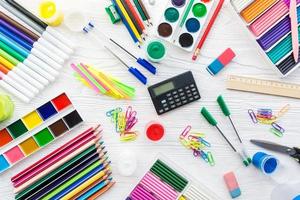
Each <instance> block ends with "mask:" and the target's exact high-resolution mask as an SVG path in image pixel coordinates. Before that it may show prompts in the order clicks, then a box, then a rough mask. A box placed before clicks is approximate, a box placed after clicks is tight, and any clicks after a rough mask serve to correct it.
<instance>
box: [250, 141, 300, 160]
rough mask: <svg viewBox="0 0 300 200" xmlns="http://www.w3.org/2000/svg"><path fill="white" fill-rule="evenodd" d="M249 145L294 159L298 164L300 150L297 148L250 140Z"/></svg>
mask: <svg viewBox="0 0 300 200" xmlns="http://www.w3.org/2000/svg"><path fill="white" fill-rule="evenodd" d="M250 142H251V143H253V144H255V145H257V146H259V147H262V148H265V149H268V150H271V151H275V152H279V153H284V154H287V155H289V156H291V157H292V158H294V159H295V160H296V161H297V162H298V163H300V149H299V148H297V147H287V146H282V145H279V144H276V143H272V142H268V141H263V140H250Z"/></svg>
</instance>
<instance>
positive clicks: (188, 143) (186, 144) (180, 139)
mask: <svg viewBox="0 0 300 200" xmlns="http://www.w3.org/2000/svg"><path fill="white" fill-rule="evenodd" d="M179 141H180V143H181V144H182V145H183V146H185V147H186V148H188V149H190V148H191V147H190V142H189V141H188V140H186V139H184V138H179Z"/></svg>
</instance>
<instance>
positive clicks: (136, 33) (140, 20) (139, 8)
mask: <svg viewBox="0 0 300 200" xmlns="http://www.w3.org/2000/svg"><path fill="white" fill-rule="evenodd" d="M133 2H134V5H135V8H134V6H133V4H132V3H131V1H130V0H112V3H113V5H114V6H115V7H116V10H117V12H118V13H119V15H120V17H121V20H122V22H123V23H124V24H125V26H126V28H127V30H128V32H129V34H130V36H131V37H132V39H133V41H134V42H135V43H136V44H137V45H138V46H139V47H140V45H141V44H142V42H143V40H145V36H146V35H147V32H146V28H145V26H144V22H145V24H146V25H147V26H149V25H152V22H151V19H150V15H149V13H148V12H147V9H146V7H145V5H144V3H143V2H142V0H134V1H133ZM138 13H139V14H138Z"/></svg>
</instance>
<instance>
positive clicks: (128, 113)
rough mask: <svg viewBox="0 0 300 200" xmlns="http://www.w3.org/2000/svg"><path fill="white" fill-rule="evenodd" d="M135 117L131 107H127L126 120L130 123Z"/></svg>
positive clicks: (135, 113)
mask: <svg viewBox="0 0 300 200" xmlns="http://www.w3.org/2000/svg"><path fill="white" fill-rule="evenodd" d="M136 115H137V112H136V111H133V110H132V107H131V106H128V108H127V110H126V115H125V116H126V120H127V121H130V120H131V119H132V118H135V116H136Z"/></svg>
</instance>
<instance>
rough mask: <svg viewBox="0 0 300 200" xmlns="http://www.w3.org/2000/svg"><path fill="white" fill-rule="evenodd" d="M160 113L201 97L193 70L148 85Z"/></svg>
mask: <svg viewBox="0 0 300 200" xmlns="http://www.w3.org/2000/svg"><path fill="white" fill-rule="evenodd" d="M148 91H149V93H150V96H151V99H152V102H153V105H154V107H155V109H156V112H157V114H158V115H161V114H164V113H166V112H169V111H171V110H174V109H176V108H178V107H181V106H184V105H186V104H189V103H191V102H194V101H197V100H199V99H200V98H201V96H200V93H199V91H198V88H197V85H196V82H195V79H194V76H193V74H192V72H191V71H188V72H185V73H183V74H180V75H178V76H175V77H173V78H170V79H167V80H165V81H162V82H160V83H157V84H155V85H152V86H150V87H148Z"/></svg>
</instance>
